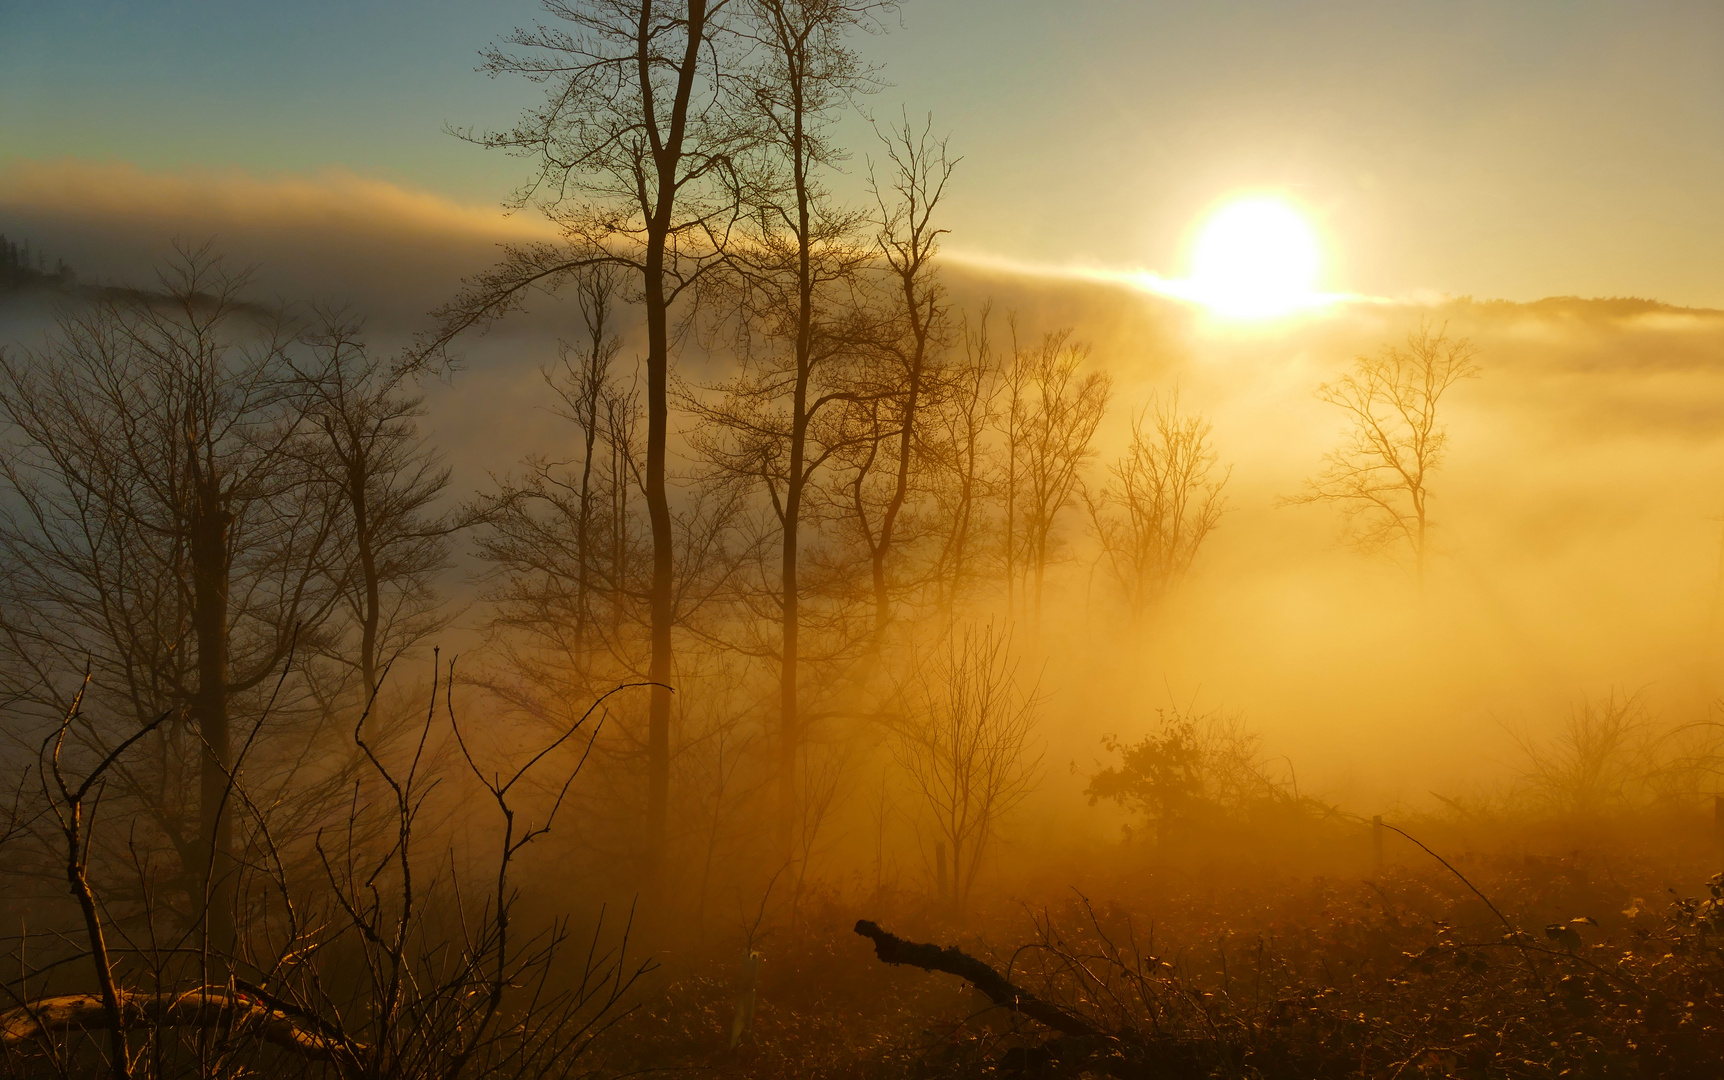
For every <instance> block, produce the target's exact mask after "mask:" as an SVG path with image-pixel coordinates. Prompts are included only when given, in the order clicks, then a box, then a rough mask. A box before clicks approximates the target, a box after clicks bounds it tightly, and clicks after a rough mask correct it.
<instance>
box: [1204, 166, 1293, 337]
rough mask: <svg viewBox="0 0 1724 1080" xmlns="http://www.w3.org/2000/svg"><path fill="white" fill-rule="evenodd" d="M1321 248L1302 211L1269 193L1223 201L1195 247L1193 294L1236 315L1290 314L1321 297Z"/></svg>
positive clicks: (1222, 312)
mask: <svg viewBox="0 0 1724 1080" xmlns="http://www.w3.org/2000/svg"><path fill="white" fill-rule="evenodd" d="M1321 264H1322V249H1321V246H1320V245H1319V244H1318V242H1317V233H1316V230H1314V229H1313V228H1312V227H1311V224H1310V223H1309V222H1308V221H1306V220H1305V218H1304V216H1303V215H1301V214H1300V213H1299V211H1298V210H1296V209H1294V208H1293V207H1292V206H1290V205H1288V204H1287V203H1286V202H1285V201H1283V200H1282V199H1279V198H1276V197H1275V196H1270V195H1259V196H1249V197H1245V198H1240V199H1235V200H1233V201H1232V202H1229V203H1227V204H1225V205H1223V206H1222V207H1221V208H1220V209H1218V210H1216V211H1215V213H1213V214H1212V215H1210V217H1209V220H1207V221H1205V222H1204V223H1203V228H1202V229H1201V230H1200V231H1199V233H1198V235H1197V242H1196V244H1195V245H1194V246H1193V248H1192V261H1191V280H1190V284H1189V288H1190V292H1191V295H1192V297H1193V299H1196V300H1198V301H1199V302H1201V303H1202V304H1204V305H1205V306H1207V307H1208V308H1210V310H1212V311H1214V312H1216V313H1217V314H1220V315H1224V316H1227V317H1229V318H1235V319H1261V318H1268V317H1271V316H1275V315H1285V314H1287V313H1289V312H1291V311H1295V310H1298V309H1300V308H1304V307H1310V306H1313V305H1314V304H1316V303H1318V302H1320V300H1321V298H1320V296H1319V294H1318V293H1317V274H1318V270H1319V269H1320V268H1321Z"/></svg>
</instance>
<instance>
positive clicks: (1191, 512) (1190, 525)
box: [1085, 394, 1228, 620]
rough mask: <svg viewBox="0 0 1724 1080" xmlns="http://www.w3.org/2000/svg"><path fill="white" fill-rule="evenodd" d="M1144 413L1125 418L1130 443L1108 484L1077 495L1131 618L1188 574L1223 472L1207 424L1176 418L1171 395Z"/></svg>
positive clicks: (1220, 504) (1209, 526)
mask: <svg viewBox="0 0 1724 1080" xmlns="http://www.w3.org/2000/svg"><path fill="white" fill-rule="evenodd" d="M1149 409H1153V410H1154V416H1153V418H1150V417H1149V416H1148V412H1149ZM1149 409H1146V410H1145V411H1144V412H1143V413H1139V414H1138V416H1136V417H1135V418H1134V419H1133V420H1132V424H1131V442H1130V443H1129V444H1128V445H1127V446H1126V450H1125V454H1124V455H1122V456H1121V457H1120V459H1119V460H1118V461H1116V462H1115V463H1114V464H1113V465H1112V466H1111V468H1110V469H1109V472H1110V473H1111V474H1112V475H1111V477H1110V479H1109V480H1108V482H1107V483H1106V484H1105V485H1104V486H1103V487H1102V489H1101V491H1100V492H1098V493H1097V494H1096V495H1095V496H1093V497H1091V496H1090V495H1089V494H1088V493H1087V492H1086V493H1085V502H1086V505H1087V506H1088V509H1089V513H1090V523H1091V525H1092V526H1093V527H1094V529H1095V533H1096V538H1097V539H1098V540H1099V541H1100V542H1101V552H1102V559H1103V560H1104V562H1105V563H1106V565H1107V569H1108V574H1109V576H1110V577H1112V578H1113V581H1114V584H1116V585H1118V586H1119V589H1120V593H1121V594H1122V595H1123V596H1124V598H1125V603H1126V609H1127V610H1128V611H1129V612H1130V613H1131V616H1132V618H1133V619H1134V620H1135V619H1139V618H1141V617H1142V616H1143V615H1144V613H1145V612H1146V611H1147V610H1148V609H1149V608H1150V607H1151V606H1153V605H1154V604H1155V603H1156V602H1157V601H1159V600H1160V599H1161V597H1162V595H1163V594H1164V593H1165V592H1166V591H1167V589H1168V588H1169V586H1172V585H1174V584H1176V583H1177V582H1178V581H1179V580H1180V579H1181V578H1183V577H1184V576H1185V574H1186V572H1187V571H1189V570H1190V569H1191V564H1192V562H1193V561H1195V560H1196V558H1197V552H1198V549H1199V548H1201V547H1202V546H1203V541H1204V540H1205V539H1207V538H1208V536H1209V533H1210V531H1211V530H1213V529H1214V528H1215V526H1216V523H1217V522H1219V521H1220V520H1221V515H1222V514H1223V513H1225V512H1226V510H1227V503H1226V499H1225V498H1224V497H1223V496H1222V493H1221V490H1222V488H1223V487H1225V486H1226V484H1227V476H1228V470H1222V471H1221V475H1219V476H1217V475H1216V464H1217V459H1216V454H1215V451H1214V449H1213V448H1212V447H1211V446H1210V442H1209V432H1210V425H1209V422H1208V421H1207V420H1205V419H1204V418H1203V417H1201V416H1182V415H1180V412H1179V397H1178V395H1177V394H1175V395H1174V396H1172V397H1171V398H1169V399H1168V400H1167V401H1166V402H1165V403H1163V402H1159V401H1158V402H1152V403H1151V405H1150V407H1149ZM1146 420H1148V421H1149V422H1150V423H1152V424H1153V428H1151V429H1148V430H1146V427H1145V422H1146Z"/></svg>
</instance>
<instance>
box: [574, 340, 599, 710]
mask: <svg viewBox="0 0 1724 1080" xmlns="http://www.w3.org/2000/svg"><path fill="white" fill-rule="evenodd" d="M593 351H594V355H593V357H592V359H591V361H590V362H589V365H588V370H587V376H586V385H585V386H584V387H583V391H584V393H585V395H586V399H585V400H584V401H583V402H582V404H583V405H585V406H586V410H587V414H586V416H585V417H584V418H583V421H582V422H583V424H584V426H585V427H586V433H585V434H586V447H585V449H584V451H583V453H582V455H581V509H580V517H579V519H578V520H577V521H576V524H575V562H576V567H575V668H576V670H577V671H578V672H580V674H581V675H583V676H584V675H585V674H586V671H587V650H586V645H587V593H588V589H589V587H590V576H591V572H590V565H591V563H592V553H591V547H592V545H591V544H590V543H589V539H588V537H589V532H590V528H591V522H592V516H593V512H592V505H593V449H594V447H596V446H597V444H598V430H599V389H600V383H599V376H598V374H597V372H598V363H599V358H598V355H597V353H598V347H597V345H596V344H595V345H594V350H593Z"/></svg>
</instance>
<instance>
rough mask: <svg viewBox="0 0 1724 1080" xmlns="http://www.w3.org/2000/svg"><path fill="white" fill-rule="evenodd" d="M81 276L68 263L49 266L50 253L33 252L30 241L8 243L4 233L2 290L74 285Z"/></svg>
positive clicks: (0, 256) (0, 242) (0, 257)
mask: <svg viewBox="0 0 1724 1080" xmlns="http://www.w3.org/2000/svg"><path fill="white" fill-rule="evenodd" d="M77 280H78V275H77V274H75V273H73V271H72V268H71V267H70V266H67V265H66V262H65V260H64V259H55V260H54V262H53V264H52V266H50V265H49V263H48V255H47V253H46V252H44V251H42V250H40V249H38V250H36V251H35V252H32V251H31V250H30V241H28V240H25V241H23V242H22V243H20V242H19V241H16V240H8V239H7V238H6V235H5V234H4V233H0V289H20V288H25V287H28V286H32V285H73V284H76V283H77Z"/></svg>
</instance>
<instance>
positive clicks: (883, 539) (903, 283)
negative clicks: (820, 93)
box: [846, 119, 957, 643]
mask: <svg viewBox="0 0 1724 1080" xmlns="http://www.w3.org/2000/svg"><path fill="white" fill-rule="evenodd" d="M932 129H933V121H932V119H930V120H929V121H928V122H927V124H925V125H924V126H923V128H922V130H921V131H919V132H918V131H916V130H915V129H914V128H913V127H912V126H911V125H910V122H909V120H908V119H906V120H905V122H904V125H903V126H902V127H901V128H897V129H894V130H893V131H892V132H891V133H890V134H889V135H884V136H882V137H881V141H882V142H884V143H885V146H886V161H887V163H888V166H887V169H886V175H885V177H884V179H882V177H881V175H880V172H879V171H876V170H873V169H871V170H870V174H869V184H870V187H871V189H872V191H873V194H874V202H875V206H876V214H877V216H876V217H875V220H874V229H875V244H876V245H877V246H878V248H879V251H880V254H881V258H882V259H883V260H884V262H885V268H886V277H887V279H888V282H887V288H888V290H889V291H890V293H891V298H890V300H888V301H887V302H886V304H885V305H884V306H885V307H886V308H887V310H888V311H889V312H890V318H889V319H888V321H887V325H886V327H885V328H884V332H882V333H879V334H878V335H877V338H878V342H879V345H878V349H877V352H878V360H877V362H876V363H875V364H874V365H871V366H872V368H873V370H872V371H871V373H870V376H869V378H870V381H871V382H873V383H874V384H875V388H874V390H873V392H871V393H869V394H867V395H866V396H865V399H864V400H863V401H861V402H859V403H858V405H859V408H858V410H857V411H858V414H859V418H860V419H861V420H862V422H863V426H864V428H865V437H864V438H863V439H862V440H861V452H860V454H859V455H858V456H857V458H856V460H855V461H854V463H853V464H852V468H851V470H850V472H851V476H850V477H849V478H848V479H847V480H846V486H847V488H848V489H849V493H850V500H849V501H850V504H851V510H852V512H853V514H854V517H855V523H856V526H857V531H858V533H859V534H860V536H861V538H862V541H863V545H864V547H865V548H866V550H867V553H868V569H869V580H870V584H871V585H872V586H873V592H874V636H875V639H876V643H878V641H879V639H880V638H881V637H882V636H883V635H884V634H885V632H886V626H887V623H889V622H890V621H891V618H892V592H893V588H892V583H891V581H890V580H889V566H888V564H889V562H890V561H891V559H892V557H893V555H894V552H895V551H896V550H897V549H898V548H900V547H903V546H905V545H904V541H905V540H909V539H911V538H910V537H904V536H901V535H900V533H901V529H902V522H903V516H904V512H905V509H906V507H907V504H908V503H909V501H910V498H911V495H912V491H911V480H912V472H913V471H915V470H916V467H917V465H918V464H919V463H920V461H921V460H922V459H924V458H926V457H927V454H928V450H929V448H930V443H931V441H932V440H931V438H930V435H931V433H930V432H929V431H927V430H924V429H925V428H927V426H928V424H929V414H930V411H931V409H933V408H937V407H938V404H939V398H940V395H941V393H942V389H943V387H942V383H943V379H944V374H945V373H944V371H943V366H942V363H941V361H942V359H943V357H942V353H943V350H944V348H945V347H946V346H947V345H948V344H949V342H948V341H947V338H948V336H949V334H950V326H949V307H948V304H947V301H946V290H945V287H944V286H943V285H942V284H941V283H940V278H939V267H938V263H937V262H936V257H937V256H938V254H939V249H940V237H941V235H942V234H944V232H945V230H944V229H941V228H939V227H937V226H936V225H935V223H934V215H935V212H936V211H937V210H938V208H939V205H940V200H941V199H942V198H943V197H944V195H945V192H946V182H947V181H948V180H949V179H950V178H951V175H952V170H953V168H954V167H956V165H957V161H956V160H955V159H953V158H952V157H950V156H949V155H948V154H947V152H946V143H945V141H944V140H943V139H942V140H936V139H935V138H933V135H932Z"/></svg>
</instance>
